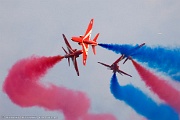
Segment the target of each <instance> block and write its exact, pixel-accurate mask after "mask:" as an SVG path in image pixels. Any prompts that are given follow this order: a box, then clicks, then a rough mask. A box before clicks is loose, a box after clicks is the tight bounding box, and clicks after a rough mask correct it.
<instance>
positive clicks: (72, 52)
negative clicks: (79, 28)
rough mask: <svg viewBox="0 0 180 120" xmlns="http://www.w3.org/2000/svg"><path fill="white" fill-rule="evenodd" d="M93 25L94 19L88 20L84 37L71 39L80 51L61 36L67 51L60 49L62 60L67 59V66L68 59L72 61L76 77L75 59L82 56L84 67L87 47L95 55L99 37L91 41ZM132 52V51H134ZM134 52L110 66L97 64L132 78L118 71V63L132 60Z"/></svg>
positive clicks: (122, 56) (123, 55)
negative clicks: (79, 47)
mask: <svg viewBox="0 0 180 120" xmlns="http://www.w3.org/2000/svg"><path fill="white" fill-rule="evenodd" d="M93 23H94V19H91V20H90V23H89V25H88V27H87V30H86V32H85V34H84V35H80V36H75V37H71V40H72V41H73V42H77V43H78V44H79V45H81V46H82V50H77V49H73V48H72V47H71V45H70V44H69V42H68V40H67V38H66V36H65V35H64V34H62V36H63V38H64V42H65V44H66V47H67V49H68V52H67V51H66V50H65V49H64V48H63V47H62V49H63V50H64V52H65V55H64V58H67V59H68V64H69V66H70V59H71V60H72V62H73V65H74V68H75V70H76V73H77V75H78V76H79V70H78V65H77V60H76V58H77V57H79V56H80V55H81V54H82V58H83V65H84V66H85V65H86V60H87V56H88V49H89V45H90V46H92V50H93V53H94V55H95V54H96V49H95V47H96V46H97V45H98V43H97V38H98V36H99V33H98V34H96V36H95V37H94V39H93V40H91V33H92V27H93ZM144 45H145V43H143V44H141V45H139V46H137V47H136V48H135V50H136V49H139V48H141V47H142V46H144ZM135 50H134V51H135ZM134 51H133V52H132V53H131V54H130V55H126V54H122V55H121V56H120V57H119V58H118V59H117V60H116V61H115V62H114V63H113V64H112V65H108V64H105V63H102V62H98V63H99V64H101V65H104V66H106V67H108V68H109V69H110V70H112V71H113V72H114V73H116V72H118V73H119V74H121V75H123V74H124V75H127V76H129V77H132V76H131V75H129V74H128V73H126V72H124V71H122V70H120V69H119V66H118V63H119V62H120V61H121V60H123V59H125V60H124V62H123V64H124V63H125V62H126V61H127V60H128V59H132V57H131V56H132V55H133V54H134Z"/></svg>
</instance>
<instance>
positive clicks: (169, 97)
mask: <svg viewBox="0 0 180 120" xmlns="http://www.w3.org/2000/svg"><path fill="white" fill-rule="evenodd" d="M132 63H133V65H134V66H135V68H136V70H137V71H138V73H139V75H140V76H141V78H142V80H143V81H144V82H145V83H146V85H147V86H149V87H150V89H151V90H152V91H153V92H155V93H156V94H157V95H158V96H159V97H160V98H161V99H163V100H164V101H165V102H167V103H168V104H169V105H171V106H172V107H173V108H175V109H176V110H177V111H178V112H179V113H180V92H179V91H178V90H176V89H175V88H173V87H172V86H171V85H170V84H168V83H167V82H166V81H165V80H164V79H163V78H160V77H158V76H156V75H155V74H154V73H152V72H150V71H149V70H147V69H146V68H144V67H143V66H141V65H140V64H138V63H137V62H135V61H134V60H132Z"/></svg>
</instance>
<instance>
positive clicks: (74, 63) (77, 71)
mask: <svg viewBox="0 0 180 120" xmlns="http://www.w3.org/2000/svg"><path fill="white" fill-rule="evenodd" d="M72 61H73V65H74V68H75V70H76V73H77V75H78V76H79V70H78V65H77V60H76V57H75V56H74V57H73V58H72Z"/></svg>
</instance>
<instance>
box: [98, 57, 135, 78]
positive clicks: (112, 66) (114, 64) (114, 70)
mask: <svg viewBox="0 0 180 120" xmlns="http://www.w3.org/2000/svg"><path fill="white" fill-rule="evenodd" d="M123 58H124V55H122V56H121V57H119V58H118V59H117V60H116V61H115V62H114V63H113V64H112V65H107V64H105V63H102V62H98V63H99V64H101V65H104V66H106V67H108V68H110V70H113V72H114V73H116V72H118V73H119V74H121V75H123V74H124V75H127V76H129V77H132V76H131V75H129V74H127V73H125V72H124V71H122V70H120V69H119V66H118V63H119V62H120V61H121V60H122V59H123Z"/></svg>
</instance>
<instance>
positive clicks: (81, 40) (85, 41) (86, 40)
mask: <svg viewBox="0 0 180 120" xmlns="http://www.w3.org/2000/svg"><path fill="white" fill-rule="evenodd" d="M93 21H94V19H91V21H90V23H89V25H88V28H87V30H86V32H85V34H84V36H83V35H80V36H79V37H72V38H71V40H72V41H74V42H78V44H79V45H81V46H82V50H83V64H84V65H86V60H87V55H88V49H89V45H91V46H92V50H93V53H94V54H96V49H95V46H97V45H98V43H97V38H98V36H99V33H98V34H97V35H96V36H95V38H94V39H93V40H90V39H91V32H92V27H93Z"/></svg>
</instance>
